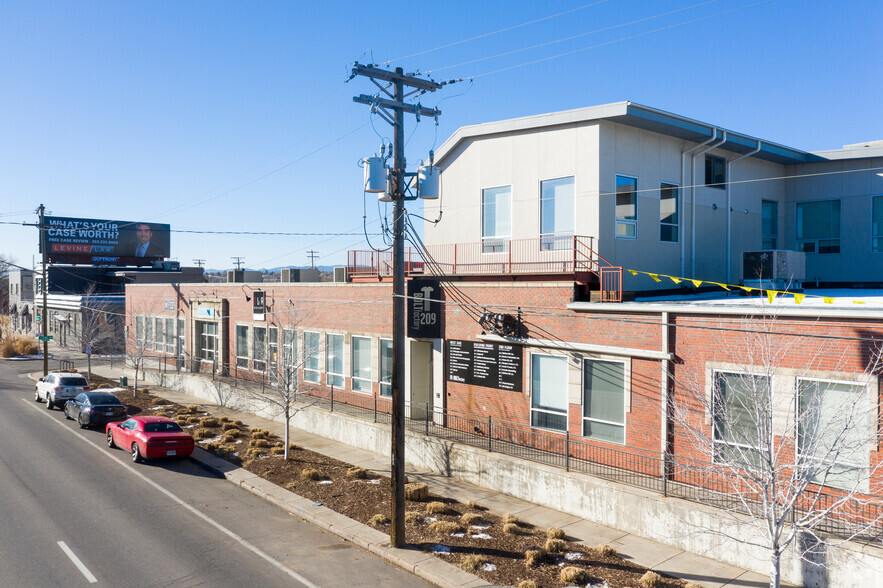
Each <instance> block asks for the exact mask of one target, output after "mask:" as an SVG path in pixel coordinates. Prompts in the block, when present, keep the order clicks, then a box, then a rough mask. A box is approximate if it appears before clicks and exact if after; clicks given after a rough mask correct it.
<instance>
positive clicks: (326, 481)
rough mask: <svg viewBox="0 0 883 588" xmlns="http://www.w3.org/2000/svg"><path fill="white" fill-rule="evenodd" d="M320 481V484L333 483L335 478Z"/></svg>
mask: <svg viewBox="0 0 883 588" xmlns="http://www.w3.org/2000/svg"><path fill="white" fill-rule="evenodd" d="M319 483H320V484H333V483H334V481H333V480H319Z"/></svg>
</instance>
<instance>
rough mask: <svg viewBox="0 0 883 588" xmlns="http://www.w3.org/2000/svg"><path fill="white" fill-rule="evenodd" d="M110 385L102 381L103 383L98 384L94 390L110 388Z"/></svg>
mask: <svg viewBox="0 0 883 588" xmlns="http://www.w3.org/2000/svg"><path fill="white" fill-rule="evenodd" d="M110 387H111V386H110V384H108V383H107V382H104V383H103V384H98V387H97V388H95V389H96V390H103V389H104V388H110Z"/></svg>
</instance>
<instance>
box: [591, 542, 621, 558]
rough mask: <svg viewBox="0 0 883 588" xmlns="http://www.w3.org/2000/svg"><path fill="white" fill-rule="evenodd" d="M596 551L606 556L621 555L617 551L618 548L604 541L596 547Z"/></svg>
mask: <svg viewBox="0 0 883 588" xmlns="http://www.w3.org/2000/svg"><path fill="white" fill-rule="evenodd" d="M595 553H597V554H598V555H603V556H604V557H616V556H617V555H619V554H618V553H616V548H614V547H611V546H610V545H607V544H606V543H602V544H601V545H599V546H598V547H596V548H595Z"/></svg>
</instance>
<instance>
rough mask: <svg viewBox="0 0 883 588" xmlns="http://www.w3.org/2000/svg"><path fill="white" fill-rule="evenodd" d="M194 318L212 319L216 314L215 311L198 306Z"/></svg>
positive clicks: (208, 307)
mask: <svg viewBox="0 0 883 588" xmlns="http://www.w3.org/2000/svg"><path fill="white" fill-rule="evenodd" d="M196 318H198V319H213V318H217V313H216V312H215V309H214V308H212V307H210V306H199V307H197V308H196Z"/></svg>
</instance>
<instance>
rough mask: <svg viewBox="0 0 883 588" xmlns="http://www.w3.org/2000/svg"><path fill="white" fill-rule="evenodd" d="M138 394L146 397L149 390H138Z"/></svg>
mask: <svg viewBox="0 0 883 588" xmlns="http://www.w3.org/2000/svg"><path fill="white" fill-rule="evenodd" d="M138 394H144V395H147V394H150V390H148V389H147V388H141V389H140V390H138Z"/></svg>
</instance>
